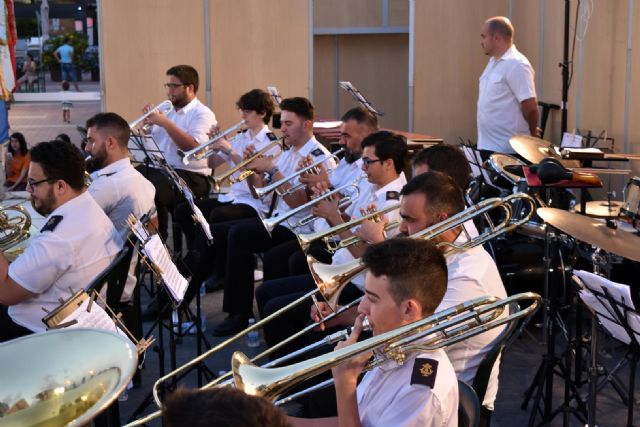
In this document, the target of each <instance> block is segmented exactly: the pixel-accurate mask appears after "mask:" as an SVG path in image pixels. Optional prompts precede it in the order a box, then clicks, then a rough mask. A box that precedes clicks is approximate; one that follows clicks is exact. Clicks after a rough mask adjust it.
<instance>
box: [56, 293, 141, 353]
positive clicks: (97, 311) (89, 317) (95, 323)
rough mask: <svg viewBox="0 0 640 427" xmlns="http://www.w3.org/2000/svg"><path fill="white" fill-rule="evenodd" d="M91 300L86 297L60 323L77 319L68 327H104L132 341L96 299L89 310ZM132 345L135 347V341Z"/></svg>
mask: <svg viewBox="0 0 640 427" xmlns="http://www.w3.org/2000/svg"><path fill="white" fill-rule="evenodd" d="M90 302H91V298H87V299H85V300H84V301H83V302H82V304H80V305H79V306H78V308H76V310H75V311H74V312H73V313H71V314H69V315H68V316H67V317H65V318H64V319H63V320H62V322H60V324H64V323H67V322H73V321H74V320H75V323H74V324H72V325H70V326H67V328H89V329H103V330H105V331H109V332H115V333H116V334H118V335H121V336H123V337H125V338H126V339H128V340H129V341H131V340H130V339H129V337H128V336H127V334H126V333H124V331H122V330H121V329H120V328H118V326H117V325H116V322H115V321H114V320H113V319H112V318H111V317H109V315H108V314H107V312H106V311H105V310H104V309H103V308H102V307H100V305H98V303H97V302H96V301H94V302H93V303H92V304H91V311H87V307H88V306H89V303H90ZM131 345H133V346H134V347H135V344H134V343H133V342H132V343H131Z"/></svg>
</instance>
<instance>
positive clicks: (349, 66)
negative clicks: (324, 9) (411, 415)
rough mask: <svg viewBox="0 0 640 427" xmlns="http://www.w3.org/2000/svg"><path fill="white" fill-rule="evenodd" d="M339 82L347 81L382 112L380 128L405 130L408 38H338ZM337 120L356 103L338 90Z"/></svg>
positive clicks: (400, 36) (391, 36) (372, 36)
mask: <svg viewBox="0 0 640 427" xmlns="http://www.w3.org/2000/svg"><path fill="white" fill-rule="evenodd" d="M339 49H340V56H339V58H340V59H339V61H340V64H339V68H340V71H339V79H340V80H349V81H350V82H351V83H353V85H354V86H355V87H357V88H358V89H359V90H360V92H362V93H363V94H364V95H365V96H366V97H367V99H369V101H371V103H372V104H373V105H374V106H375V107H376V108H378V109H380V110H381V111H383V112H384V113H385V115H384V117H380V125H381V126H382V127H386V128H392V129H400V130H405V129H406V128H407V102H408V95H407V94H408V91H407V85H408V83H407V74H408V72H407V61H408V49H409V38H408V36H407V35H404V34H384V35H367V36H341V37H340V42H339ZM339 93H340V95H339V112H338V114H337V115H336V116H337V117H339V116H340V115H342V113H344V112H345V111H346V110H348V109H349V108H352V107H355V106H357V105H358V104H357V103H356V102H355V101H354V100H353V98H352V97H351V95H349V94H348V93H346V92H345V91H343V90H340V92H339Z"/></svg>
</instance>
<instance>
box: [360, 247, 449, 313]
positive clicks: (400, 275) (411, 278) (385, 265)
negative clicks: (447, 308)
mask: <svg viewBox="0 0 640 427" xmlns="http://www.w3.org/2000/svg"><path fill="white" fill-rule="evenodd" d="M362 261H363V262H364V265H365V267H367V268H368V269H369V272H370V273H371V274H373V275H374V276H376V277H379V276H383V275H384V276H386V277H387V278H389V282H390V284H391V286H390V287H389V293H390V294H391V297H392V298H393V300H394V301H395V302H396V304H400V303H401V302H402V301H405V300H407V299H410V298H414V299H417V300H418V301H419V302H420V304H421V305H422V314H423V315H424V316H429V315H431V314H433V312H435V310H436V308H437V307H438V305H440V302H441V301H442V298H443V297H444V293H445V291H446V290H447V274H448V270H447V262H446V260H445V258H444V255H442V252H440V251H439V250H438V248H437V247H436V246H435V245H434V244H433V243H431V242H429V241H427V240H420V239H409V238H406V237H398V238H394V239H389V240H385V241H383V242H380V243H376V244H374V245H370V246H368V247H367V249H366V251H365V253H364V255H363V257H362Z"/></svg>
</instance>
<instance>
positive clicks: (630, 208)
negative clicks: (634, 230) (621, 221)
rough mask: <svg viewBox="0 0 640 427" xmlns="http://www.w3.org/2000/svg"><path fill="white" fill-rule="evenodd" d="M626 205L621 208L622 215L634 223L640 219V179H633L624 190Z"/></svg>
mask: <svg viewBox="0 0 640 427" xmlns="http://www.w3.org/2000/svg"><path fill="white" fill-rule="evenodd" d="M622 197H623V198H624V203H623V204H622V207H621V208H620V214H621V215H624V216H625V217H627V218H629V219H631V220H632V221H633V222H634V223H635V221H636V220H637V219H638V218H640V178H639V177H637V176H634V177H633V178H631V179H630V180H629V181H628V182H627V184H626V185H625V187H624V189H623V190H622Z"/></svg>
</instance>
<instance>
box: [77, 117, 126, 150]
mask: <svg viewBox="0 0 640 427" xmlns="http://www.w3.org/2000/svg"><path fill="white" fill-rule="evenodd" d="M86 127H87V129H89V128H90V127H95V128H96V129H97V130H103V129H106V130H107V131H108V132H109V134H110V135H111V136H113V137H114V138H115V139H116V141H118V145H120V147H122V148H126V147H127V146H128V145H129V133H130V129H129V123H127V121H126V120H125V119H123V118H122V117H120V116H119V115H118V114H116V113H98V114H96V115H95V116H93V117H91V118H90V119H89V120H87V124H86Z"/></svg>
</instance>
